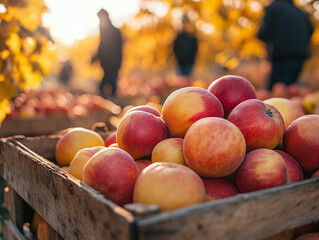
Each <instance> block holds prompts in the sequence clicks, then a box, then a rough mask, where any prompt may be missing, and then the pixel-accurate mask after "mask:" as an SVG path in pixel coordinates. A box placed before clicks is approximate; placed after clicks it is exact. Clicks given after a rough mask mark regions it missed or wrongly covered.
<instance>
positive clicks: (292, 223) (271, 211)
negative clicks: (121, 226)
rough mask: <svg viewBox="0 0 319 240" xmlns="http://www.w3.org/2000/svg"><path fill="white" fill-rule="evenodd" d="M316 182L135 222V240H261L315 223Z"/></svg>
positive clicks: (317, 216) (317, 211)
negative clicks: (137, 235) (136, 232)
mask: <svg viewBox="0 0 319 240" xmlns="http://www.w3.org/2000/svg"><path fill="white" fill-rule="evenodd" d="M318 199H319V178H314V179H308V180H304V181H302V182H299V183H294V184H289V185H285V186H280V187H275V188H271V189H266V190H262V191H258V192H253V193H248V194H240V195H237V196H235V197H233V198H228V199H223V200H218V201H215V202H209V203H205V204H201V205H197V206H193V207H188V208H184V209H181V210H178V211H174V212H169V213H162V214H159V215H154V216H151V217H147V218H144V219H140V220H138V221H137V227H138V230H137V231H138V233H139V239H141V240H144V239H154V240H155V239H156V240H159V239H165V240H169V239H174V240H179V239H183V240H186V239H195V238H196V239H222V240H228V239H229V240H231V239H236V240H246V239H263V238H265V237H268V236H272V235H274V234H277V233H280V232H282V231H285V230H288V229H292V228H294V227H297V226H302V225H305V224H307V223H310V222H313V221H316V220H318V219H319V202H318Z"/></svg>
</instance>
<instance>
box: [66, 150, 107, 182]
mask: <svg viewBox="0 0 319 240" xmlns="http://www.w3.org/2000/svg"><path fill="white" fill-rule="evenodd" d="M105 148H106V147H104V146H98V147H92V148H83V149H81V150H80V151H78V152H77V154H76V155H75V156H74V158H73V160H72V161H71V163H70V166H69V169H68V172H69V173H70V174H71V175H72V176H73V177H75V178H77V179H79V180H81V181H82V176H83V168H84V166H85V164H86V163H87V162H88V161H89V160H90V158H91V157H93V155H94V154H95V153H97V152H98V151H100V150H103V149H105Z"/></svg>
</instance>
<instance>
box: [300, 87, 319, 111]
mask: <svg viewBox="0 0 319 240" xmlns="http://www.w3.org/2000/svg"><path fill="white" fill-rule="evenodd" d="M302 104H303V107H304V109H305V110H306V112H307V113H308V114H313V113H314V110H315V109H316V106H317V105H319V91H317V92H314V93H309V94H308V95H306V96H305V97H304V98H303V101H302Z"/></svg>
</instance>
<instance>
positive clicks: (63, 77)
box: [59, 60, 73, 86]
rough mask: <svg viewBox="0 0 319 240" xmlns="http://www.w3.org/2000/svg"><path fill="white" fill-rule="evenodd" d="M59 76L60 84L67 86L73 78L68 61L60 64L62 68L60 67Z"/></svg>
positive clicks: (70, 64)
mask: <svg viewBox="0 0 319 240" xmlns="http://www.w3.org/2000/svg"><path fill="white" fill-rule="evenodd" d="M59 75H60V76H59V77H60V81H61V83H63V84H64V85H66V86H68V85H69V82H70V80H71V79H72V77H73V67H72V63H71V61H70V60H67V61H65V62H63V63H62V67H61V70H60V74H59Z"/></svg>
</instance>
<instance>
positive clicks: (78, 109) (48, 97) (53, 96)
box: [7, 88, 121, 119]
mask: <svg viewBox="0 0 319 240" xmlns="http://www.w3.org/2000/svg"><path fill="white" fill-rule="evenodd" d="M10 108H11V112H10V114H8V115H7V118H8V119H34V118H38V119H41V118H46V117H52V116H68V117H74V116H87V115H88V114H89V113H92V112H102V111H111V112H112V113H114V114H118V113H119V112H120V111H121V108H120V107H119V106H117V105H116V104H114V103H113V102H111V101H109V100H106V99H104V98H102V97H100V96H98V95H95V94H91V93H86V94H77V93H70V92H68V91H67V90H66V89H63V88H52V89H45V88H44V89H41V88H40V89H33V90H29V91H27V92H24V93H22V94H20V95H19V96H18V97H16V98H14V99H12V101H11V102H10Z"/></svg>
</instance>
